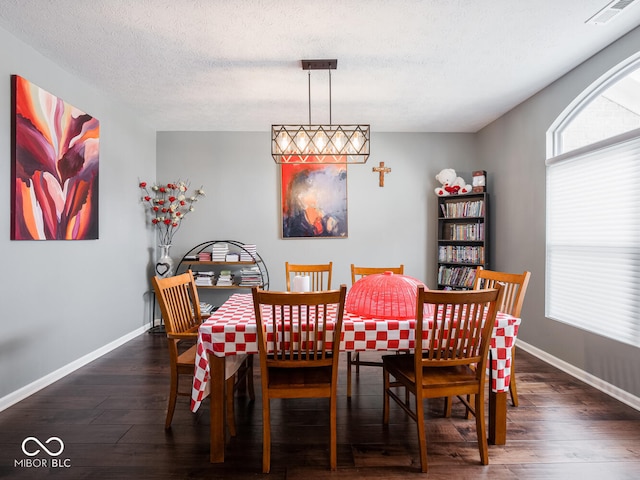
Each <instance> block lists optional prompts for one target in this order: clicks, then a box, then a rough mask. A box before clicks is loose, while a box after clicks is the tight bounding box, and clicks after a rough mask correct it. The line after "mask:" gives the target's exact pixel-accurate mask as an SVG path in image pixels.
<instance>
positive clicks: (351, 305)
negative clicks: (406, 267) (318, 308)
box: [345, 272, 427, 319]
mask: <svg viewBox="0 0 640 480" xmlns="http://www.w3.org/2000/svg"><path fill="white" fill-rule="evenodd" d="M419 285H424V284H423V283H422V282H421V281H420V280H418V279H416V278H413V277H409V276H406V275H396V274H394V273H393V272H384V273H377V274H373V275H367V276H366V277H362V278H361V279H360V280H358V281H357V282H356V283H354V284H353V286H352V287H351V289H350V290H349V293H347V300H346V303H345V309H346V310H347V311H348V312H350V313H354V314H356V315H360V316H362V317H370V318H381V319H409V318H415V316H416V297H417V293H418V286H419ZM425 288H427V287H426V285H425Z"/></svg>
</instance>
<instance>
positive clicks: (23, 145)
mask: <svg viewBox="0 0 640 480" xmlns="http://www.w3.org/2000/svg"><path fill="white" fill-rule="evenodd" d="M11 80H12V82H11V86H12V105H11V107H12V112H11V113H12V115H11V116H12V149H11V152H12V164H11V179H12V182H13V183H12V185H11V239H12V240H89V239H97V238H98V163H99V144H100V122H99V121H98V120H96V119H95V118H93V117H92V116H91V115H88V114H86V113H84V112H82V111H80V110H79V109H77V108H75V107H73V106H72V105H69V104H68V103H66V102H65V101H64V100H62V99H60V98H58V97H56V96H55V95H52V94H51V93H49V92H47V91H45V90H43V89H41V88H40V87H38V86H36V85H34V84H33V83H31V82H29V81H28V80H26V79H24V78H22V77H20V76H18V75H12V78H11Z"/></svg>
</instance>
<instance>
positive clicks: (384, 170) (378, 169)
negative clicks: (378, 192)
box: [372, 162, 391, 187]
mask: <svg viewBox="0 0 640 480" xmlns="http://www.w3.org/2000/svg"><path fill="white" fill-rule="evenodd" d="M372 170H373V171H374V172H378V173H379V174H380V186H381V187H384V174H385V173H391V169H390V168H389V167H385V166H384V162H380V166H378V167H373V169H372Z"/></svg>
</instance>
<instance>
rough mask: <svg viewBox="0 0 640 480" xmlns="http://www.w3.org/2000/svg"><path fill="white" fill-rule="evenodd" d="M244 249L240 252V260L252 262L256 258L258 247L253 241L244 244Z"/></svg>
mask: <svg viewBox="0 0 640 480" xmlns="http://www.w3.org/2000/svg"><path fill="white" fill-rule="evenodd" d="M242 248H243V250H242V251H241V252H240V261H242V262H252V261H254V260H255V258H256V254H257V248H256V246H255V245H254V244H252V243H245V244H244V245H243V247H242Z"/></svg>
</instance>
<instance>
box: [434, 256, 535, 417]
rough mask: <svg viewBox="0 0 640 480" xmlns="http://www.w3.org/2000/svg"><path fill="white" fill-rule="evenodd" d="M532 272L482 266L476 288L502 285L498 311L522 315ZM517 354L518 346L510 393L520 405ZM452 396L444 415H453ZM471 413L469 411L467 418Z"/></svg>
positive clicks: (514, 353) (517, 315) (512, 365)
mask: <svg viewBox="0 0 640 480" xmlns="http://www.w3.org/2000/svg"><path fill="white" fill-rule="evenodd" d="M530 277H531V272H528V271H525V272H523V273H506V272H498V271H494V270H485V269H484V268H482V267H478V268H477V269H476V277H475V280H474V284H473V289H474V290H480V289H484V288H495V287H496V285H501V286H502V297H501V300H500V303H499V304H498V311H499V312H504V313H508V314H509V315H513V316H514V317H520V312H521V310H522V303H523V302H524V296H525V294H526V293H527V286H528V285H529V278H530ZM515 355H516V346H515V345H514V346H513V347H512V348H511V378H510V379H509V394H510V395H511V402H512V403H513V406H514V407H517V406H518V390H517V385H516V375H515V363H514V362H515ZM452 400H453V399H452V398H447V399H446V401H445V405H444V416H445V417H450V416H451V409H452V403H453V402H452ZM469 416H470V413H469V411H467V418H469Z"/></svg>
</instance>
